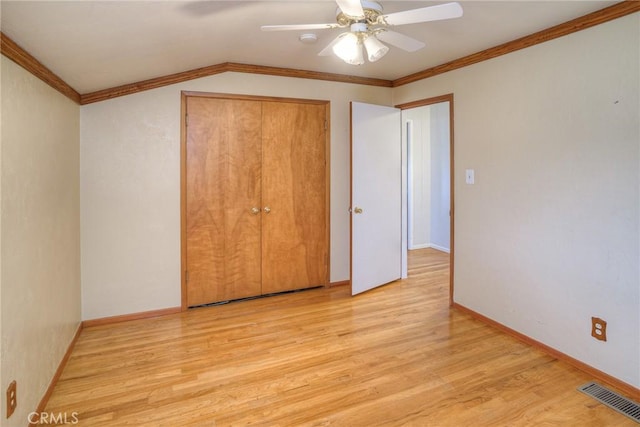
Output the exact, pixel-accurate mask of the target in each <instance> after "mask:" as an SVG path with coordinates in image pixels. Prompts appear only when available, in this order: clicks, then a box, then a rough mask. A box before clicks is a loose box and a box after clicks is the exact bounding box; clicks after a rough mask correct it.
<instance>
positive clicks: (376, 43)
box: [364, 35, 389, 62]
mask: <svg viewBox="0 0 640 427" xmlns="http://www.w3.org/2000/svg"><path fill="white" fill-rule="evenodd" d="M364 47H365V49H367V57H368V58H369V62H376V61H377V60H378V59H380V58H382V57H383V56H385V55H386V54H387V52H389V47H388V46H385V45H384V44H383V43H382V42H381V41H380V40H378V39H377V38H376V36H374V35H371V36H369V37H367V38H366V39H364Z"/></svg>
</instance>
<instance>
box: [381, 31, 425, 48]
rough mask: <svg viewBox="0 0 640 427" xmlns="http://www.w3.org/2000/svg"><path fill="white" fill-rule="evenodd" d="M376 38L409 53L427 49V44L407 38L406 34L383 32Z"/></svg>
mask: <svg viewBox="0 0 640 427" xmlns="http://www.w3.org/2000/svg"><path fill="white" fill-rule="evenodd" d="M376 37H377V38H378V39H379V40H381V41H383V42H385V43H389V44H390V45H393V46H395V47H399V48H400V49H402V50H406V51H407V52H415V51H416V50H419V49H422V48H423V47H425V44H424V43H422V42H421V41H420V40H416V39H414V38H411V37H409V36H405V35H404V34H400V33H396V32H395V31H389V30H383V31H380V32H379V33H377V34H376Z"/></svg>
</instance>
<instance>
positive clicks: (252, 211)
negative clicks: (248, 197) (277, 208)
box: [251, 208, 260, 215]
mask: <svg viewBox="0 0 640 427" xmlns="http://www.w3.org/2000/svg"><path fill="white" fill-rule="evenodd" d="M251 213H252V214H253V215H258V214H259V213H260V208H251Z"/></svg>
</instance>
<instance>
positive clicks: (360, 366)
mask: <svg viewBox="0 0 640 427" xmlns="http://www.w3.org/2000/svg"><path fill="white" fill-rule="evenodd" d="M410 276H411V277H410V279H408V280H404V281H399V282H395V283H392V284H389V285H387V286H384V287H382V288H378V289H376V290H373V291H370V292H367V293H365V294H362V295H360V296H357V297H355V298H352V297H351V296H350V295H349V288H348V287H346V286H342V287H336V288H331V289H317V290H311V291H305V292H299V293H294V294H288V295H282V296H276V297H269V298H263V299H256V300H251V301H244V302H239V303H232V304H228V305H223V306H217V307H209V308H199V309H195V310H191V311H188V312H186V313H181V314H175V315H169V316H165V317H161V318H155V319H147V320H136V321H130V322H125V323H119V324H113V325H105V326H96V327H91V328H87V329H85V330H83V331H82V334H81V336H80V338H79V339H78V341H77V344H76V347H75V349H74V350H73V353H72V355H71V357H70V359H69V361H68V364H67V366H66V368H65V370H64V372H63V374H62V377H61V378H60V380H59V382H58V384H57V386H56V388H55V390H54V392H53V394H52V396H51V399H50V400H49V403H48V406H47V408H46V411H48V412H54V413H58V412H67V413H69V414H71V413H72V412H74V411H75V412H77V413H78V416H77V417H78V419H79V424H78V425H82V426H123V425H134V426H172V427H175V426H187V425H194V426H195V425H197V426H230V425H234V426H236V425H237V426H240V425H259V426H298V425H316V426H327V425H335V426H349V427H351V426H378V425H384V426H400V425H404V426H445V427H446V426H625V425H626V426H635V425H637V424H636V423H634V422H633V421H631V420H630V419H628V418H626V417H624V416H623V415H620V414H618V413H616V412H614V411H613V410H610V409H608V408H607V407H605V406H603V405H601V404H599V403H598V402H596V401H595V400H593V399H591V398H590V397H588V396H585V395H583V394H582V393H580V392H578V391H576V387H578V386H580V385H582V384H584V383H586V382H588V381H590V380H592V378H590V377H589V376H588V375H587V374H585V373H583V372H582V371H579V370H577V369H575V368H573V367H571V366H569V365H568V364H566V363H564V362H561V361H557V360H555V359H553V358H552V357H550V356H547V355H545V354H544V353H542V352H541V351H539V350H537V349H534V348H531V347H529V346H528V345H526V344H523V343H521V342H519V341H517V340H515V339H513V338H511V337H509V336H507V335H505V334H503V333H501V332H499V331H497V330H496V329H494V328H492V327H489V326H486V325H484V324H483V323H481V322H479V321H477V320H475V319H473V318H471V317H470V316H469V315H467V314H466V313H461V312H458V311H456V310H450V309H449V307H448V256H447V255H446V254H443V253H441V252H438V251H435V250H431V249H427V250H420V251H414V252H412V254H411V256H410Z"/></svg>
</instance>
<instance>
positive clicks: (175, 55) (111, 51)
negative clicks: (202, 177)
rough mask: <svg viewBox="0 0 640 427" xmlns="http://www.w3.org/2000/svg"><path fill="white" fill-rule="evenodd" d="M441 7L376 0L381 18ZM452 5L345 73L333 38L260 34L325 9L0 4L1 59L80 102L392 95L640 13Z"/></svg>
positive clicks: (573, 1) (319, 15) (618, 5)
mask: <svg viewBox="0 0 640 427" xmlns="http://www.w3.org/2000/svg"><path fill="white" fill-rule="evenodd" d="M441 3H443V2H430V1H390V0H387V1H386V2H385V1H382V4H383V6H384V10H385V12H388V13H392V12H396V11H403V10H408V9H415V8H418V7H426V6H431V5H435V4H441ZM460 3H461V5H462V7H463V9H464V16H463V17H462V18H458V19H454V20H446V21H436V22H429V23H423V24H411V25H406V26H402V32H403V33H404V34H406V35H409V36H411V37H413V38H416V39H418V40H422V41H424V42H426V44H427V46H426V47H425V48H423V49H421V50H419V51H417V52H414V53H408V52H404V51H402V50H400V49H392V50H391V51H390V52H389V53H388V54H387V55H386V56H385V57H384V58H382V59H381V60H380V61H378V62H375V63H366V64H365V65H362V66H353V65H348V64H345V63H344V62H342V61H341V60H339V59H338V58H335V57H333V56H329V57H320V56H318V55H317V53H318V52H319V51H320V50H322V49H323V48H324V45H326V44H327V43H329V41H331V40H332V39H333V38H335V37H336V35H337V34H339V33H340V31H341V30H340V29H333V30H319V31H315V33H316V34H317V36H318V43H317V44H311V45H309V44H303V43H301V42H300V41H299V40H298V37H299V35H300V34H299V32H296V31H286V32H276V33H261V32H260V26H261V25H266V24H296V23H315V22H332V21H333V20H334V19H335V11H336V5H335V2H333V1H299V2H297V1H139V2H119V1H83V2H66V1H29V0H26V1H25V0H20V1H11V0H3V1H2V3H1V7H2V9H1V11H2V15H1V17H0V19H1V21H0V23H1V28H2V53H3V54H4V55H5V56H7V57H9V58H11V59H13V60H14V61H16V62H18V63H20V64H21V65H22V66H24V67H25V68H27V69H29V70H30V71H31V72H32V73H34V74H35V75H37V76H38V77H40V78H42V79H43V80H44V81H46V82H47V83H49V84H50V85H52V86H53V87H55V88H57V89H58V90H60V91H61V92H62V93H64V94H65V95H67V96H68V97H70V98H71V99H74V100H75V101H76V102H79V103H81V104H86V103H90V102H97V101H100V100H104V99H109V98H113V97H116V96H122V95H126V94H129V93H135V92H138V91H141V90H147V89H151V88H154V87H160V86H164V85H166V84H172V83H176V82H180V81H185V80H189V79H193V78H198V77H203V76H206V75H212V74H217V73H221V72H226V71H236V72H246V73H260V74H273V75H281V76H295V77H303V78H313V79H324V80H334V81H343V82H352V83H361V84H369V85H376V86H388V87H392V86H398V85H402V84H406V83H409V82H411V81H416V80H419V79H422V78H425V77H429V76H432V75H435V74H438V73H441V72H446V71H449V70H451V69H455V68H460V67H462V66H466V65H470V64H472V63H476V62H479V61H482V60H486V59H489V58H492V57H495V56H499V55H502V54H505V53H508V52H510V51H513V50H517V49H522V48H524V47H528V46H532V45H534V44H537V43H541V42H544V41H547V40H550V39H553V38H556V37H560V36H563V35H566V34H569V33H571V32H574V31H579V30H581V29H584V28H588V27H590V26H593V25H597V24H600V23H602V22H606V21H609V20H611V19H615V18H617V17H620V16H624V15H627V14H630V13H634V12H637V11H640V2H638V1H629V0H626V1H622V2H620V1H591V0H586V1H581V0H569V1H522V0H517V1H480V0H475V1H461V2H460ZM300 33H302V32H300ZM211 64H215V65H211ZM132 82H133V83H132Z"/></svg>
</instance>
